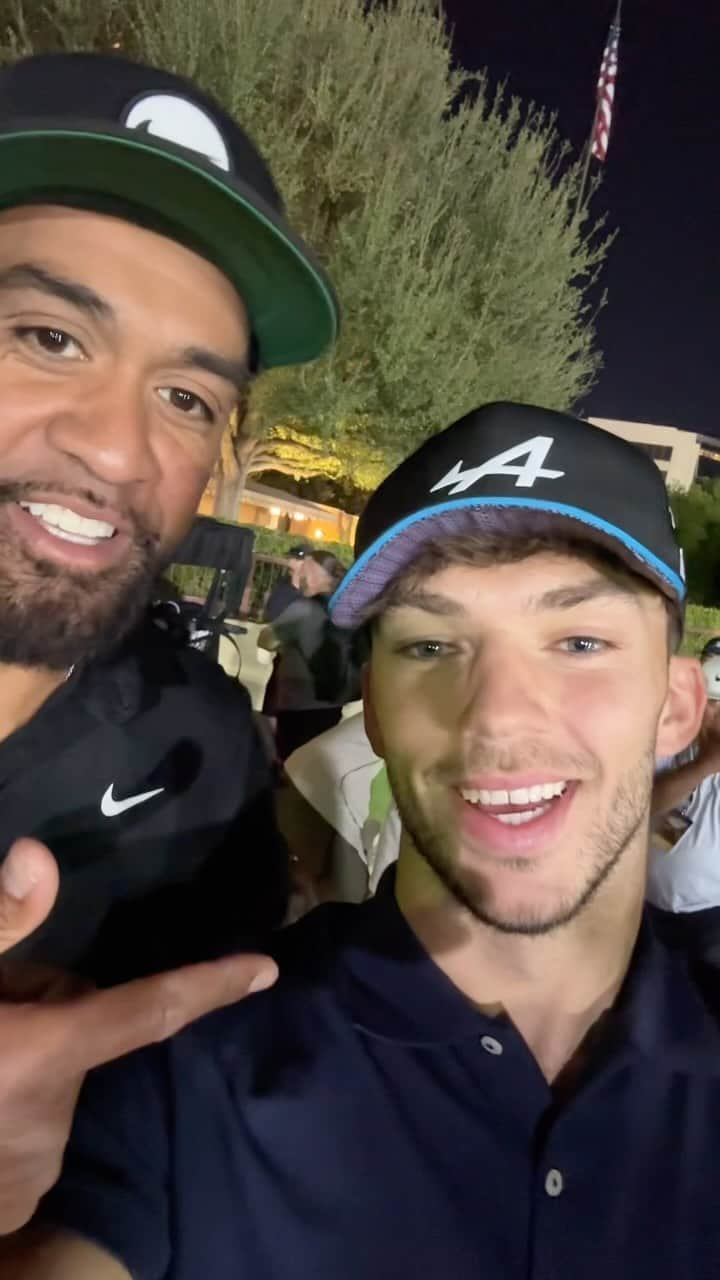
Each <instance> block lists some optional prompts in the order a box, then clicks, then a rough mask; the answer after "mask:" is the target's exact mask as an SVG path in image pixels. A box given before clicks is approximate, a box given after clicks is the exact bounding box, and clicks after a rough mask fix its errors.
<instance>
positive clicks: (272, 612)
mask: <svg viewBox="0 0 720 1280" xmlns="http://www.w3.org/2000/svg"><path fill="white" fill-rule="evenodd" d="M309 550H310V548H309V547H307V546H303V545H300V544H299V545H298V546H296V547H291V548H290V550H289V551H288V553H287V573H281V574H280V577H279V578H278V579H277V582H275V584H274V585H273V587H272V588H271V590H270V592H269V594H268V598H267V600H266V601H265V611H264V614H263V622H264V623H265V625H266V626H272V623H273V622H274V621H275V619H276V618H279V617H280V614H281V613H283V612H284V610H285V609H287V608H289V606H290V605H291V604H294V603H295V601H296V600H300V599H301V597H302V592H301V590H300V571H301V569H302V564H303V560H304V559H305V557H306V556H307V554H308V551H309ZM261 647H264V646H261ZM279 662H280V655H279V654H278V653H276V654H275V655H274V657H273V665H272V671H271V673H270V679H269V680H268V682H267V685H266V686H265V693H264V695H263V704H262V713H263V715H264V716H266V717H267V719H268V720H269V722H270V724H271V727H272V730H273V733H274V732H275V730H276V728H277V723H276V720H275V716H276V711H277V709H276V706H275V703H276V698H277V673H278V664H279Z"/></svg>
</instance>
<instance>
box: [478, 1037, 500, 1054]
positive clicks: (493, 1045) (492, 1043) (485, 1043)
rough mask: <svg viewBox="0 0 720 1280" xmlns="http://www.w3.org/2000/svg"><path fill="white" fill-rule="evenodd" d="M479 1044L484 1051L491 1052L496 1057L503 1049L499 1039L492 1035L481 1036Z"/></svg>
mask: <svg viewBox="0 0 720 1280" xmlns="http://www.w3.org/2000/svg"><path fill="white" fill-rule="evenodd" d="M480 1044H481V1045H482V1047H483V1049H484V1050H485V1052H486V1053H492V1054H493V1055H494V1057H496V1058H497V1057H499V1056H500V1054H501V1053H502V1051H503V1047H502V1045H501V1043H500V1041H499V1040H496V1039H495V1037H494V1036H483V1037H482V1040H481V1041H480Z"/></svg>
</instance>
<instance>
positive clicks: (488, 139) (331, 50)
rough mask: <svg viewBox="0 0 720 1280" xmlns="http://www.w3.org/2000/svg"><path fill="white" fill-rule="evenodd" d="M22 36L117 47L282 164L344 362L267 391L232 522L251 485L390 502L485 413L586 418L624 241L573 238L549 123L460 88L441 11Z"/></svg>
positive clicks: (257, 6)
mask: <svg viewBox="0 0 720 1280" xmlns="http://www.w3.org/2000/svg"><path fill="white" fill-rule="evenodd" d="M6 2H7V0H6ZM13 30H14V37H13V38H14V42H15V48H17V47H18V46H19V47H24V48H27V47H34V48H37V47H48V46H52V47H56V46H57V44H58V42H60V43H61V44H64V45H66V46H68V47H78V46H85V47H87V46H88V44H90V45H92V46H93V47H105V48H107V47H108V45H109V44H110V43H114V42H115V41H117V40H119V41H120V43H121V44H122V47H123V49H124V50H127V51H128V52H129V53H131V54H132V53H134V54H137V53H140V54H141V55H142V56H143V57H145V58H146V59H148V60H150V61H154V62H157V63H159V64H161V65H165V66H167V67H169V68H171V69H173V70H177V71H181V72H184V73H186V74H189V75H191V76H193V77H194V78H195V79H197V80H198V81H199V82H200V83H201V84H202V85H203V86H204V87H205V88H206V89H208V90H209V91H210V92H211V93H213V94H214V95H215V96H216V97H217V98H218V99H219V100H220V101H222V103H223V104H224V105H225V106H226V107H227V108H228V109H229V110H230V111H231V113H233V114H235V115H236V116H237V117H238V118H239V119H241V120H242V121H243V122H244V123H245V125H246V127H247V128H248V131H249V132H250V134H251V135H252V136H253V137H254V138H255V139H256V141H257V142H258V144H259V146H260V147H261V149H262V150H263V151H264V152H265V153H266V154H267V156H268V157H269V159H270V162H271V166H272V168H273V171H274V174H275V176H276V178H277V181H278V184H279V186H280V188H281V190H282V191H283V193H284V195H285V198H286V201H287V205H288V209H289V213H290V217H291V219H292V221H293V223H294V224H295V225H296V226H297V227H298V228H299V230H300V231H301V232H302V234H303V235H304V236H305V237H306V238H307V239H308V240H309V242H310V243H311V244H313V245H314V247H315V248H316V250H317V251H318V253H319V255H320V257H321V258H322V260H323V261H324V262H325V263H326V265H327V266H328V268H329V270H330V273H331V275H332V277H333V279H334V281H335V283H336V286H337V288H338V291H339V293H340V296H341V299H342V301H343V303H344V309H345V324H344V330H343V333H342V335H341V338H340V341H339V343H338V345H337V348H336V350H335V352H334V353H332V354H331V355H330V356H329V357H327V358H325V359H323V360H321V361H318V362H316V364H314V365H312V366H309V367H305V368H303V369H301V370H298V369H289V370H277V371H273V372H272V373H270V374H268V375H265V376H264V377H263V378H261V379H260V380H259V382H258V384H257V386H256V388H255V390H254V392H253V395H252V398H251V402H250V405H249V407H248V412H247V414H246V415H245V417H244V418H242V417H241V416H238V418H237V419H236V421H235V423H234V425H233V427H232V428H231V429H230V431H229V432H228V435H227V438H226V441H225V447H224V450H223V460H222V465H221V472H222V476H221V479H220V481H219V482H218V484H217V486H216V493H217V499H216V506H217V510H218V513H219V514H234V513H235V511H236V509H237V500H238V497H239V492H240V490H241V488H242V484H243V482H244V477H245V475H246V474H247V472H248V471H258V470H263V469H266V468H267V467H268V466H269V465H272V467H273V469H275V470H278V469H279V470H281V471H283V470H284V471H285V472H286V473H288V474H292V475H294V476H296V477H302V476H307V475H312V474H314V473H318V472H319V471H320V472H324V473H326V474H333V472H336V473H337V474H338V475H343V476H348V475H352V476H353V477H354V478H355V477H356V476H357V475H358V474H361V475H362V476H363V483H366V484H367V487H368V488H372V487H374V486H375V485H376V484H377V482H378V481H379V479H380V478H381V477H382V475H383V474H385V473H386V472H387V470H389V468H390V467H391V466H393V465H394V464H395V463H396V462H397V461H398V460H399V459H400V458H401V457H403V456H405V455H406V454H407V453H408V452H409V451H410V450H411V449H412V448H413V447H415V446H416V445H417V444H419V443H420V442H421V441H422V440H423V439H424V438H425V437H426V436H427V435H429V434H430V433H432V432H433V431H436V430H438V429H439V428H441V427H443V426H445V425H446V424H447V423H448V422H449V421H451V420H452V419H453V418H455V417H458V416H459V415H460V414H462V413H463V412H465V411H467V410H469V409H471V408H473V407H475V406H476V405H478V404H480V403H483V402H484V401H488V400H492V399H496V398H512V399H516V400H525V401H532V402H536V403H542V404H545V405H547V406H548V407H551V408H563V409H567V408H569V407H570V406H571V405H572V404H573V403H574V402H576V401H577V400H578V398H580V397H581V396H583V395H584V394H585V393H586V392H587V390H588V389H589V388H590V386H591V385H592V383H593V381H594V378H595V376H596V374H597V371H598V369H599V367H600V356H599V354H598V352H597V351H596V350H595V348H594V314H593V309H592V307H591V305H590V302H589V295H590V291H591V289H592V286H593V285H594V284H595V282H596V280H597V276H598V271H599V269H600V267H601V264H602V262H603V259H604V256H605V253H606V251H607V247H608V241H607V239H602V236H601V234H600V233H599V227H598V225H597V224H596V225H592V223H591V221H590V219H589V216H588V212H587V207H585V208H584V209H583V210H581V212H580V215H579V216H578V217H576V216H574V202H575V199H576V197H577V192H578V179H579V174H578V167H577V165H576V164H574V163H571V162H570V158H569V155H568V149H567V147H566V146H565V145H564V144H563V143H562V141H561V140H560V139H559V138H558V136H557V133H556V131H555V126H554V121H553V119H552V118H551V117H550V116H548V115H547V114H546V113H545V112H543V111H542V110H538V109H536V108H533V107H523V106H522V104H521V103H520V102H519V101H518V100H517V99H515V98H513V97H510V96H509V95H508V94H507V93H506V92H505V90H504V89H503V88H500V89H496V90H492V89H491V87H490V84H489V81H488V78H487V77H486V76H485V75H479V76H474V75H473V76H470V75H468V74H467V73H466V72H464V71H462V70H459V69H455V68H454V66H453V63H452V57H451V47H450V39H449V35H448V32H447V30H446V27H445V25H444V22H443V19H442V15H441V13H440V12H439V11H438V10H437V8H436V5H435V4H434V3H433V0H386V2H385V3H376V4H373V5H367V4H364V3H362V2H361V0H126V3H124V4H123V6H122V8H121V7H120V5H119V4H118V3H117V0H48V4H47V6H46V8H45V9H43V10H42V11H41V14H40V16H39V17H33V20H32V21H30V20H29V19H28V18H27V15H25V21H24V26H23V17H22V12H21V11H18V12H16V16H15V19H14V28H13Z"/></svg>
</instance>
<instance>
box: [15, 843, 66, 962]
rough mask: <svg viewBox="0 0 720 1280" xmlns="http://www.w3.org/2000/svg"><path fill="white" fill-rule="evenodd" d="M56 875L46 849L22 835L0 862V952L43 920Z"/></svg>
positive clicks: (57, 880) (52, 898)
mask: <svg viewBox="0 0 720 1280" xmlns="http://www.w3.org/2000/svg"><path fill="white" fill-rule="evenodd" d="M59 883H60V877H59V873H58V868H57V863H56V861H55V859H54V858H53V856H52V854H51V852H50V850H49V849H48V848H47V847H46V846H45V845H44V844H41V843H40V841H39V840H31V839H29V838H26V837H23V838H22V839H20V840H16V841H15V842H14V844H12V845H11V846H10V850H9V852H8V854H7V857H6V858H5V861H4V862H3V863H2V864H0V953H2V952H5V951H9V949H10V947H14V946H15V944H16V943H17V942H22V940H23V938H27V937H28V936H29V935H30V934H31V933H33V931H34V930H35V929H37V928H38V926H39V925H41V924H42V923H43V921H44V920H46V919H47V917H48V916H49V914H50V912H51V911H52V908H53V906H54V904H55V899H56V897H57V892H58V887H59Z"/></svg>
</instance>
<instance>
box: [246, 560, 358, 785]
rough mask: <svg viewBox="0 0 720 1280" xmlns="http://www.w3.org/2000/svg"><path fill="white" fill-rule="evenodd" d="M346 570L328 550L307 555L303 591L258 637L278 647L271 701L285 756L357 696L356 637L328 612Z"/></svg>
mask: <svg viewBox="0 0 720 1280" xmlns="http://www.w3.org/2000/svg"><path fill="white" fill-rule="evenodd" d="M344 573H345V566H344V565H343V564H342V563H341V561H340V560H338V558H337V556H334V555H333V554H332V553H331V552H329V551H315V550H313V551H311V552H310V553H309V554H308V555H307V556H304V557H303V559H302V561H301V565H300V570H299V572H298V574H297V583H298V586H299V589H300V592H301V593H302V594H301V597H300V598H299V599H297V600H293V601H292V602H291V603H290V604H289V605H288V606H287V607H286V608H285V609H284V610H283V611H282V613H280V614H278V615H277V616H276V618H275V619H274V621H273V623H272V625H271V626H269V627H266V628H265V630H264V631H261V633H260V636H259V638H258V644H259V645H260V647H261V648H265V649H268V650H270V651H271V652H275V653H277V660H278V661H277V671H276V673H275V691H274V694H273V702H274V707H275V711H274V715H275V720H276V746H277V754H278V758H279V759H280V760H281V761H282V760H285V759H287V757H288V756H289V755H291V753H292V752H293V751H295V750H296V749H297V748H298V747H300V746H302V745H303V743H305V742H309V741H310V739H311V738H314V737H316V736H317V734H319V733H323V732H324V730H325V729H329V728H331V726H332V725H334V724H337V722H338V721H339V720H340V718H341V716H342V709H343V706H345V704H346V703H348V702H352V701H353V700H354V699H356V698H357V696H358V692H359V675H358V671H357V667H356V664H355V662H354V659H353V649H352V637H351V635H350V634H349V633H347V632H345V631H343V630H341V629H340V628H338V627H336V626H335V624H334V623H333V622H332V621H331V619H330V616H329V614H328V599H329V597H330V595H331V594H332V592H333V591H334V590H335V588H336V587H337V586H338V584H339V583H340V582H341V580H342V578H343V575H344Z"/></svg>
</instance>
